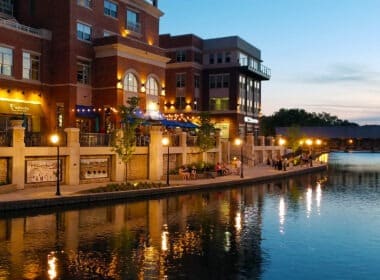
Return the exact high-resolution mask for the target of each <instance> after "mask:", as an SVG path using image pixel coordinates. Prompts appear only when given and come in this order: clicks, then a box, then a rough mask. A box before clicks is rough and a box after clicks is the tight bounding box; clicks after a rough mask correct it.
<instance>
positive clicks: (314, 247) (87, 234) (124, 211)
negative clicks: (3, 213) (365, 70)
mask: <svg viewBox="0 0 380 280" xmlns="http://www.w3.org/2000/svg"><path fill="white" fill-rule="evenodd" d="M367 156H368V155H367ZM372 156H373V155H372ZM375 156H376V155H375ZM360 157H363V155H360ZM330 159H331V160H332V162H333V165H331V167H330V168H329V172H328V173H321V174H312V175H306V176H302V177H295V178H291V179H289V180H284V181H278V182H273V183H270V184H261V185H256V186H251V187H250V186H248V187H243V188H231V189H223V190H218V191H210V192H202V193H199V192H198V193H192V194H187V195H181V196H172V197H168V198H163V199H156V200H150V201H139V202H128V203H125V204H117V205H109V206H101V207H97V208H88V209H81V210H68V211H61V212H56V213H47V214H43V213H41V214H39V215H35V216H27V215H26V216H22V217H13V218H12V217H4V218H0V279H379V278H380V269H378V263H379V262H380V254H379V253H378V252H379V251H380V235H379V233H378V231H379V229H380V209H379V207H378V202H379V199H380V192H379V175H378V173H377V172H379V170H378V171H377V172H374V171H373V169H372V168H370V170H369V171H362V169H360V171H357V172H353V171H352V166H353V165H354V163H355V160H354V158H352V155H349V159H350V166H349V168H348V169H347V168H346V167H345V166H346V165H345V162H344V154H343V155H342V154H338V155H335V154H333V155H331V156H330ZM360 160H362V158H361V159H360ZM376 160H377V159H376ZM376 160H371V157H369V158H367V161H368V162H371V161H374V162H376Z"/></svg>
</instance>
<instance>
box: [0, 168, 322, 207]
mask: <svg viewBox="0 0 380 280" xmlns="http://www.w3.org/2000/svg"><path fill="white" fill-rule="evenodd" d="M326 168H327V166H326V165H325V164H314V166H313V167H307V166H303V167H300V166H296V167H291V168H288V170H287V171H279V170H274V169H273V168H272V167H270V166H266V165H261V166H255V167H244V178H243V179H242V178H240V175H227V176H220V177H216V178H214V179H213V178H210V179H197V180H176V181H174V180H173V181H171V182H169V183H170V187H163V188H160V189H148V190H136V191H123V192H112V193H100V194H78V192H80V191H84V190H88V189H93V188H97V187H99V186H104V185H106V184H108V183H96V184H81V185H77V186H68V185H62V186H61V196H56V195H55V191H56V188H55V186H48V187H33V188H26V189H24V190H17V191H12V192H9V193H3V194H0V213H1V212H5V211H9V210H17V209H31V208H38V207H52V206H60V205H70V204H78V203H85V202H87V203H89V202H95V201H106V200H110V199H121V198H137V197H152V196H157V195H162V194H167V193H178V192H183V191H193V190H199V189H206V188H216V187H221V186H234V185H239V184H245V183H254V182H263V181H269V180H274V179H280V178H285V177H289V176H294V175H298V174H305V173H310V172H317V171H321V170H325V169H326ZM161 182H163V181H161ZM163 183H165V182H163ZM0 188H1V187H0Z"/></svg>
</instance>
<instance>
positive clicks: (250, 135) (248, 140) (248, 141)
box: [246, 133, 255, 146]
mask: <svg viewBox="0 0 380 280" xmlns="http://www.w3.org/2000/svg"><path fill="white" fill-rule="evenodd" d="M246 144H247V145H250V146H254V145H255V142H254V136H253V133H247V137H246Z"/></svg>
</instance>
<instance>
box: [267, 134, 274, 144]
mask: <svg viewBox="0 0 380 280" xmlns="http://www.w3.org/2000/svg"><path fill="white" fill-rule="evenodd" d="M267 140H268V143H269V146H274V138H273V136H268V137H267Z"/></svg>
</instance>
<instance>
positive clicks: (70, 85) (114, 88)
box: [0, 0, 168, 132]
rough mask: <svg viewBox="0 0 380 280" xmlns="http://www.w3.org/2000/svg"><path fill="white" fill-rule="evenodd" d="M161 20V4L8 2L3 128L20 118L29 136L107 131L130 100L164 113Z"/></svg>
mask: <svg viewBox="0 0 380 280" xmlns="http://www.w3.org/2000/svg"><path fill="white" fill-rule="evenodd" d="M161 16H162V12H161V11H160V10H159V9H158V8H157V0H151V1H149V0H119V1H116V0H112V1H111V0H73V1H54V4H52V2H51V1H48V0H28V1H26V0H0V18H1V19H0V38H1V39H0V66H1V67H0V98H1V101H2V103H1V106H0V117H1V120H2V128H3V129H4V128H5V126H6V123H7V120H8V119H9V118H11V117H12V116H14V115H18V116H22V117H23V118H24V119H25V120H26V121H25V123H26V126H27V131H28V132H33V131H34V132H41V131H42V132H44V131H46V132H49V131H51V130H54V129H59V128H64V127H73V126H76V127H80V128H81V130H82V131H92V132H99V131H102V130H105V131H106V130H109V129H110V128H111V127H112V126H115V125H117V122H118V119H117V114H115V112H116V110H117V107H118V105H120V104H125V102H126V100H127V98H128V97H129V96H139V97H140V98H141V99H140V100H141V108H142V109H143V110H144V111H148V112H149V111H157V110H159V109H160V106H163V103H162V102H163V96H162V95H163V94H164V93H165V91H164V90H163V88H164V87H165V67H166V63H167V61H168V59H167V58H166V57H165V52H164V51H163V50H162V49H161V48H160V47H159V19H160V17H161ZM161 104H162V105H161Z"/></svg>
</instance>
